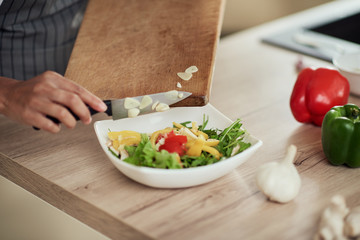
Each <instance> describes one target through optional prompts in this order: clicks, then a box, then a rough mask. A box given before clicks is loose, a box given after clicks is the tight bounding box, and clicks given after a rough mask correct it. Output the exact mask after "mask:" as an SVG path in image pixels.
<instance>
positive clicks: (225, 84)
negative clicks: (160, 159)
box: [0, 0, 360, 239]
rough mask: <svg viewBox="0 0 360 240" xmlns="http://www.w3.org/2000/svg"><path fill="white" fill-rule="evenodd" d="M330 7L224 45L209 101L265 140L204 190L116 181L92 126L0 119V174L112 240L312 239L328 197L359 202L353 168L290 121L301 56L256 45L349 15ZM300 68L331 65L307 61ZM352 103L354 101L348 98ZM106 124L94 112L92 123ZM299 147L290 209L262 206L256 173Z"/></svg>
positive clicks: (357, 173) (339, 5) (357, 172)
mask: <svg viewBox="0 0 360 240" xmlns="http://www.w3.org/2000/svg"><path fill="white" fill-rule="evenodd" d="M356 2H358V1H356V0H355V1H345V0H342V1H335V2H332V3H330V4H327V5H324V6H321V7H318V8H314V9H311V10H309V11H306V12H302V13H299V14H296V15H292V16H289V17H286V18H282V19H279V20H277V21H274V22H271V23H269V24H265V25H262V26H259V27H256V28H252V29H249V30H247V31H244V32H240V33H238V34H234V35H231V36H229V37H226V38H224V39H222V40H221V41H220V43H219V46H218V49H217V57H216V62H215V72H214V78H213V84H212V90H211V95H210V103H211V104H213V105H214V106H215V107H216V108H217V109H219V110H220V111H221V112H223V113H224V114H225V115H227V116H228V117H229V118H231V119H233V120H235V119H236V118H238V117H240V118H242V120H243V122H244V126H245V127H246V129H247V130H248V131H249V132H250V133H251V134H253V135H254V136H256V137H257V138H259V139H261V140H262V141H263V146H262V147H261V149H260V150H259V151H258V152H257V153H256V154H255V155H254V156H253V157H252V158H251V159H250V160H249V161H247V162H246V163H244V164H243V165H241V166H240V167H238V168H237V169H235V170H234V171H232V172H231V173H229V174H227V175H226V176H224V177H222V178H220V179H218V180H216V181H213V182H211V183H208V184H205V185H201V186H197V187H192V188H185V189H176V190H173V189H154V188H149V187H146V186H143V185H141V184H138V183H136V182H134V181H132V180H130V179H128V178H127V177H125V176H124V175H123V174H121V173H120V172H119V171H118V170H117V169H116V168H115V167H114V166H113V165H112V164H111V162H110V161H109V160H108V159H107V157H106V155H105V154H104V152H103V151H102V149H101V148H100V146H99V144H98V141H97V139H96V136H95V132H94V129H93V126H84V125H82V124H80V123H79V124H78V126H77V127H76V129H75V130H66V129H63V131H62V132H61V133H59V134H57V135H51V134H48V133H45V132H42V131H34V130H33V129H32V128H31V127H26V126H21V125H18V124H16V123H14V122H11V121H10V120H8V119H6V118H4V117H3V116H0V132H1V136H2V137H1V139H0V174H1V175H3V176H4V177H6V178H8V179H9V180H11V181H12V182H14V183H16V184H18V185H20V186H21V187H23V188H25V189H26V190H28V191H30V192H32V193H33V194H35V195H37V196H39V197H40V198H42V199H44V200H45V201H47V202H49V203H50V204H52V205H53V206H55V207H57V208H59V209H61V210H63V211H64V212H66V213H68V214H69V215H71V216H73V217H75V218H77V219H79V220H80V221H82V222H84V223H85V224H88V225H89V226H90V227H92V228H94V229H96V230H98V231H99V232H101V233H103V234H105V235H106V236H108V237H110V238H112V239H311V238H312V236H313V235H314V233H315V232H316V229H317V224H318V221H319V217H320V213H321V212H322V210H323V209H324V208H325V206H326V205H327V204H328V203H329V200H330V198H331V197H332V196H333V195H335V194H342V195H343V196H344V197H346V201H347V204H348V206H349V207H354V206H357V205H360V187H359V182H360V169H350V168H347V167H343V166H340V167H335V166H332V165H330V164H329V163H328V162H327V160H326V158H325V156H324V154H323V152H322V148H321V141H320V136H321V132H320V128H319V127H315V126H313V125H310V124H300V123H298V122H296V121H295V120H294V118H293V117H292V115H291V112H290V108H289V98H290V94H291V91H292V87H293V84H294V82H295V79H296V72H295V70H294V69H295V67H294V65H295V62H296V61H297V60H298V57H299V54H296V53H293V52H290V51H287V50H283V49H280V48H276V47H273V46H269V45H265V44H263V43H261V41H260V37H261V36H264V35H265V34H269V33H272V32H275V31H277V30H279V29H282V28H285V27H288V26H291V25H296V24H300V23H302V22H303V21H305V20H308V21H310V20H311V18H315V17H319V16H320V15H321V14H332V13H333V11H337V10H341V9H346V8H347V7H352V6H354V5H356V4H357V6H359V4H358V3H356ZM303 60H304V62H305V63H306V64H309V65H312V66H316V67H320V66H329V65H330V64H329V63H327V62H323V61H320V60H317V59H313V58H310V57H303ZM349 102H353V103H355V104H360V98H358V97H354V96H350V99H349ZM102 119H108V117H106V116H105V115H102V114H99V115H97V116H96V117H95V120H102ZM289 144H295V145H296V146H297V147H298V154H297V156H296V167H297V170H298V171H299V173H300V176H301V179H302V187H301V190H300V193H299V195H298V196H297V198H296V199H295V200H294V201H292V202H290V203H288V204H276V203H272V202H269V201H267V200H266V198H265V196H264V195H263V194H261V193H260V192H259V190H258V188H257V187H256V185H255V179H254V172H255V170H256V169H257V167H258V166H259V165H261V164H263V163H265V162H269V161H277V160H280V159H282V158H283V157H284V154H285V152H286V149H287V146H288V145H289Z"/></svg>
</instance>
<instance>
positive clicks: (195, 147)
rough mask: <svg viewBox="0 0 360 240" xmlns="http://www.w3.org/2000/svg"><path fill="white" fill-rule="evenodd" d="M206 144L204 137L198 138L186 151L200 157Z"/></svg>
mask: <svg viewBox="0 0 360 240" xmlns="http://www.w3.org/2000/svg"><path fill="white" fill-rule="evenodd" d="M204 145H205V140H204V139H202V138H198V139H196V140H195V141H194V142H193V144H192V145H191V146H190V147H189V149H188V150H187V151H186V155H189V156H194V157H198V156H200V155H201V151H202V148H203V147H204Z"/></svg>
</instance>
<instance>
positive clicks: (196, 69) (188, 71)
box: [185, 66, 199, 73]
mask: <svg viewBox="0 0 360 240" xmlns="http://www.w3.org/2000/svg"><path fill="white" fill-rule="evenodd" d="M198 70H199V69H198V68H197V67H196V66H191V67H188V68H187V69H186V70H185V72H186V73H195V72H197V71H198Z"/></svg>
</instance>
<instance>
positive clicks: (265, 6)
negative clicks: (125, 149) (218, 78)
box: [0, 0, 341, 240]
mask: <svg viewBox="0 0 360 240" xmlns="http://www.w3.org/2000/svg"><path fill="white" fill-rule="evenodd" d="M330 1H335V0H300V1H299V0H251V1H248V0H227V2H226V8H225V14H224V19H223V27H222V32H221V36H222V37H224V36H227V35H229V34H231V33H234V32H238V31H242V30H245V29H248V28H251V27H254V26H257V25H259V24H262V23H265V22H268V21H271V20H274V19H277V18H280V17H283V16H286V15H290V14H292V13H295V12H299V11H302V10H305V9H308V8H311V7H315V6H317V5H320V4H324V3H327V2H330ZM337 1H341V0H337ZM0 239H2V240H23V239H24V240H25V239H26V240H42V239H51V240H65V239H66V240H68V239H77V240H82V239H84V240H85V239H86V240H105V239H108V238H107V237H105V236H103V235H102V234H100V233H98V232H96V231H95V230H93V229H91V228H89V227H88V226H86V225H84V224H82V223H81V222H79V221H77V220H76V219H74V218H72V217H70V216H68V215H67V214H65V213H63V212H62V211H60V210H58V209H56V208H54V207H52V206H51V205H49V204H47V203H46V202H44V201H43V200H41V199H39V198H38V197H36V196H34V195H32V194H31V193H29V192H27V191H25V190H23V189H22V188H20V187H18V186H17V185H15V184H13V183H12V182H10V181H8V180H7V179H5V178H3V177H1V176H0Z"/></svg>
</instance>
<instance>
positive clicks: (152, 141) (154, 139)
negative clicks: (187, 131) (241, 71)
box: [150, 127, 174, 148]
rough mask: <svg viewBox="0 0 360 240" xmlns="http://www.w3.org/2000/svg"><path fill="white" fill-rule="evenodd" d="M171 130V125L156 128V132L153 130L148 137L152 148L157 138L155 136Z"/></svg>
mask: <svg viewBox="0 0 360 240" xmlns="http://www.w3.org/2000/svg"><path fill="white" fill-rule="evenodd" d="M172 130H174V129H173V128H171V127H167V128H164V129H161V130H158V131H156V132H153V133H152V134H151V137H150V142H151V145H152V146H153V148H155V142H156V140H157V138H158V137H159V135H160V134H164V133H169V132H171V131H172Z"/></svg>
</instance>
